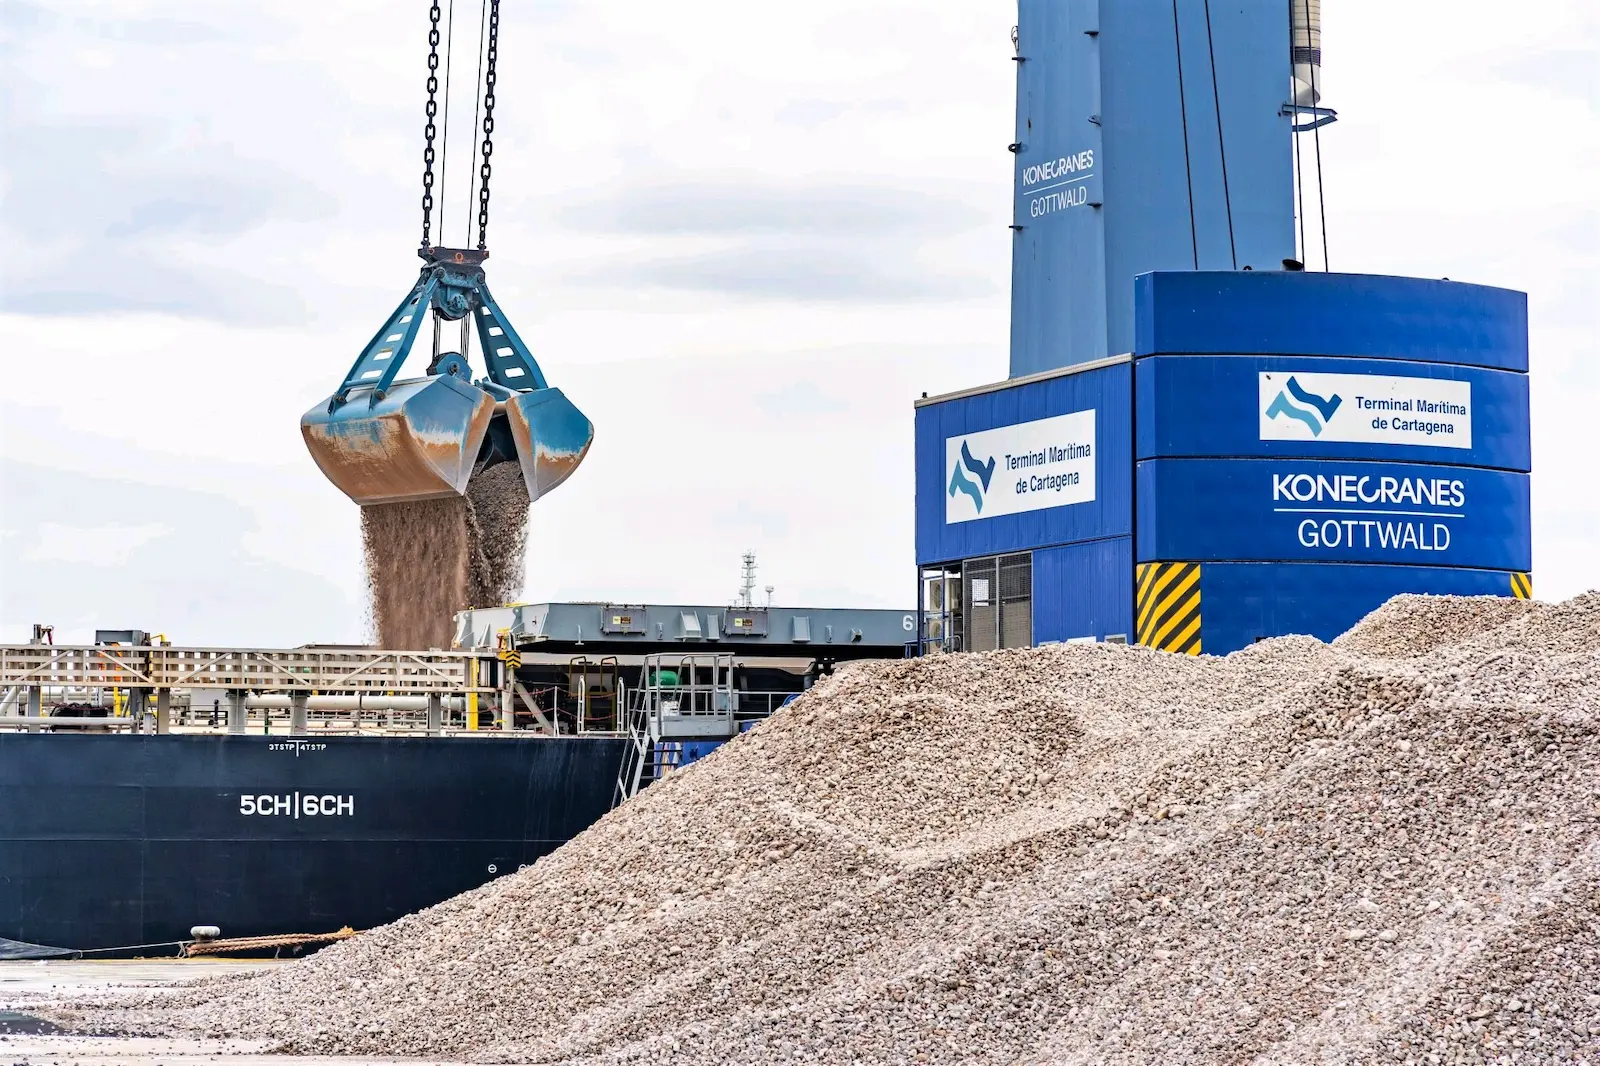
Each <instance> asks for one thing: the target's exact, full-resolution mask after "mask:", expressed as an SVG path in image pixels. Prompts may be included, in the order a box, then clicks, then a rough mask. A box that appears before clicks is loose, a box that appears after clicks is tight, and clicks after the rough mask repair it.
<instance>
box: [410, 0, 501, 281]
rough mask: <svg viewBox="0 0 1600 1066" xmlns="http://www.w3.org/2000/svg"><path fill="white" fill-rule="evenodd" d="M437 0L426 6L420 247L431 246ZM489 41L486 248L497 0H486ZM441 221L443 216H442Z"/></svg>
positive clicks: (483, 208) (482, 228)
mask: <svg viewBox="0 0 1600 1066" xmlns="http://www.w3.org/2000/svg"><path fill="white" fill-rule="evenodd" d="M439 18H440V12H439V3H438V0H434V3H433V6H432V7H431V8H430V9H429V10H428V21H429V23H430V25H429V27H428V107H427V116H428V124H427V125H426V126H424V127H423V130H422V136H423V141H424V147H423V150H422V247H423V248H424V249H426V248H430V247H432V245H431V244H430V240H429V239H430V237H431V236H432V232H433V160H434V152H433V138H434V134H435V132H436V128H435V126H434V121H433V120H434V118H435V117H437V115H438V114H439V103H438V92H439ZM488 18H489V43H488V50H487V52H486V53H485V56H484V59H485V64H484V79H483V147H482V160H481V162H480V163H479V164H478V178H479V179H480V181H481V182H482V184H481V185H480V186H479V188H478V250H479V251H485V250H487V247H488V239H489V174H490V170H491V167H490V164H489V157H490V156H492V155H493V154H494V85H495V60H496V59H497V58H498V53H499V50H500V0H489V15H488ZM441 225H442V220H441Z"/></svg>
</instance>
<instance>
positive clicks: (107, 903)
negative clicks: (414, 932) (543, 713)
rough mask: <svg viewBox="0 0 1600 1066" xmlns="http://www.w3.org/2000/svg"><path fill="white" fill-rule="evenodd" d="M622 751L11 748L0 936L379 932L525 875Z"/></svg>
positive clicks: (452, 740)
mask: <svg viewBox="0 0 1600 1066" xmlns="http://www.w3.org/2000/svg"><path fill="white" fill-rule="evenodd" d="M625 744H626V741H624V740H621V739H616V738H608V737H562V738H534V737H529V738H499V737H494V738H490V737H483V738H456V737H429V738H403V737H318V738H306V739H303V740H301V739H295V740H291V739H288V738H282V737H265V736H261V737H254V736H215V735H205V736H180V735H171V736H134V737H129V736H116V735H108V734H99V735H82V736H73V735H48V734H21V733H12V734H4V735H0V937H5V938H9V939H12V940H17V941H24V942H29V943H33V944H44V945H50V946H54V947H62V948H72V949H78V950H104V949H122V948H128V947H131V946H134V945H157V944H165V943H169V942H172V941H178V940H184V939H187V938H188V937H189V935H190V934H189V930H190V929H191V928H192V927H194V926H197V925H209V926H217V927H219V928H220V929H221V930H222V934H223V935H224V936H226V937H236V936H259V935H267V934H274V933H317V932H330V931H333V930H337V929H339V928H341V927H344V926H349V927H351V928H354V929H366V928H371V927H373V926H376V925H381V924H384V923H386V922H390V921H393V920H394V919H396V918H399V917H401V916H402V915H404V914H407V913H410V912H412V911H415V910H418V909H421V908H423V907H426V906H429V905H431V904H434V903H437V902H439V901H441V900H444V899H447V898H449V897H450V896H453V895H456V894H458V893H460V892H463V891H466V890H467V889H470V888H474V887H476V886H478V885H480V884H483V883H484V882H486V881H489V880H492V879H493V878H495V877H498V876H502V875H504V874H507V873H510V872H513V871H515V870H516V869H517V868H518V867H520V866H525V865H528V864H531V863H532V862H534V861H535V860H536V859H538V858H539V857H540V856H542V855H545V854H548V853H549V852H551V851H553V850H554V849H555V848H557V847H559V846H561V845H562V844H563V843H565V842H566V841H567V840H570V839H571V838H572V837H574V836H576V835H577V834H578V833H580V832H582V831H583V830H584V829H585V828H587V827H588V826H589V825H591V824H592V823H593V822H594V821H596V820H597V819H598V818H599V817H600V816H601V815H603V814H604V813H605V812H606V811H607V810H608V809H609V808H610V806H611V800H612V795H613V789H614V787H615V784H616V778H617V768H618V765H619V763H620V760H621V756H622V751H623V748H624V746H625Z"/></svg>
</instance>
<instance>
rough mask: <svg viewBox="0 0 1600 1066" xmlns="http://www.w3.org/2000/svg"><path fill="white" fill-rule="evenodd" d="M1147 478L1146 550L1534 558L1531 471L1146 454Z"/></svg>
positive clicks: (1141, 545)
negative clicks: (1531, 520) (1530, 495)
mask: <svg viewBox="0 0 1600 1066" xmlns="http://www.w3.org/2000/svg"><path fill="white" fill-rule="evenodd" d="M1137 481H1138V501H1139V503H1138V506H1139V529H1138V533H1137V537H1138V561H1139V562H1157V561H1173V562H1177V561H1182V562H1206V561H1209V560H1229V561H1234V560H1237V561H1244V560H1259V561H1272V560H1295V561H1301V560H1303V561H1308V562H1322V563H1400V564H1408V565H1426V566H1459V567H1477V568H1484V569H1494V570H1531V569H1532V555H1533V548H1532V536H1531V531H1530V525H1531V523H1530V517H1529V499H1528V475H1527V474H1521V473H1513V472H1509V471H1504V470H1484V469H1479V468H1475V467H1465V466H1421V465H1417V464H1412V463H1370V462H1336V461H1323V460H1314V459H1146V460H1144V461H1143V462H1141V463H1139V464H1138V475H1137ZM1352 541H1353V542H1354V543H1352Z"/></svg>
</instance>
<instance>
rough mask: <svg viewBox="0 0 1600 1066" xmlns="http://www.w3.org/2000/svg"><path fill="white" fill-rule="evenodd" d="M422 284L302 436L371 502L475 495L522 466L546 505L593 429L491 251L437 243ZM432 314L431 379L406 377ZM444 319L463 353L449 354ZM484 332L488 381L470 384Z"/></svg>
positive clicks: (334, 473)
mask: <svg viewBox="0 0 1600 1066" xmlns="http://www.w3.org/2000/svg"><path fill="white" fill-rule="evenodd" d="M419 254H421V255H422V258H423V260H424V262H425V263H426V264H427V265H426V266H424V267H423V270H422V275H421V277H419V278H418V280H417V284H416V285H415V286H414V287H413V288H412V290H411V292H410V293H409V294H407V296H406V298H405V299H404V300H402V301H401V303H400V306H399V307H397V308H396V309H395V311H394V313H393V314H392V315H390V316H389V319H388V320H387V321H386V322H385V323H384V325H383V328H381V329H380V330H378V332H377V333H376V334H374V335H373V338H372V340H371V341H369V342H368V344H367V346H366V347H365V348H364V349H362V352H361V355H360V356H359V357H358V358H357V359H356V362H355V365H354V366H352V367H351V368H350V372H349V373H348V374H346V375H345V379H344V382H343V384H341V385H340V387H339V389H338V391H336V392H335V393H334V394H333V395H332V396H330V397H328V398H327V399H326V400H324V401H323V402H322V403H320V404H318V405H317V406H316V407H313V408H312V409H311V410H309V411H307V412H306V413H305V415H304V416H302V417H301V419H300V433H301V436H302V437H304V438H305V442H306V448H307V449H308V450H309V451H310V452H311V457H312V458H313V459H314V460H315V461H316V464H317V466H318V467H319V468H320V469H321V470H322V472H323V474H324V475H326V476H327V478H328V480H329V481H331V482H333V483H334V485H335V486H337V487H338V489H339V491H341V492H343V493H344V494H345V495H346V496H349V497H350V498H351V499H352V500H354V501H355V502H356V503H358V504H361V505H363V506H369V505H374V504H384V503H396V502H400V501H404V500H430V499H439V498H444V497H450V496H463V495H466V492H467V485H468V483H469V482H470V481H471V480H472V478H473V476H474V475H475V474H476V473H478V472H479V471H482V470H485V469H487V468H488V467H491V466H494V465H496V464H498V463H502V462H511V461H515V462H516V463H517V464H518V466H520V467H521V469H522V478H523V481H524V482H525V483H526V484H527V486H528V495H529V497H530V498H531V499H535V500H537V499H538V498H539V497H541V496H543V495H544V494H545V493H547V492H549V491H550V490H551V489H553V488H555V487H556V486H557V485H559V484H561V483H562V482H563V481H565V480H566V479H567V478H568V477H569V476H570V475H571V474H572V472H573V471H574V470H575V469H577V466H578V464H579V463H580V462H582V461H583V457H584V455H585V454H586V453H587V452H588V450H589V444H590V442H591V441H592V440H593V439H594V426H593V424H592V423H590V421H589V420H588V419H587V418H585V417H584V416H583V414H582V412H580V411H579V410H578V409H577V407H575V406H574V405H573V403H572V401H571V400H568V399H567V398H566V396H565V395H564V394H563V393H562V392H561V390H560V389H555V388H551V387H550V386H549V384H548V383H547V382H546V381H545V379H544V375H543V373H541V372H540V370H539V364H538V363H537V362H535V361H534V359H533V355H532V354H531V353H530V352H529V351H528V350H527V346H526V345H524V344H523V343H522V340H521V338H519V337H518V336H517V333H516V331H515V330H514V329H512V328H511V323H510V322H508V321H506V318H505V315H504V314H503V313H502V312H501V310H500V307H499V305H498V304H497V303H495V300H494V297H493V296H491V295H490V293H489V289H488V286H487V284H485V282H484V278H483V268H482V263H483V259H484V258H485V257H486V255H487V253H486V252H482V251H472V250H469V249H450V248H428V249H424V250H423V251H422V252H421V253H419ZM430 316H431V317H432V318H433V320H434V355H433V360H432V362H431V363H430V364H429V367H428V376H427V377H422V378H409V379H405V380H396V378H397V375H398V372H399V370H400V366H401V364H402V363H403V362H404V361H405V359H406V356H407V355H408V354H409V353H410V351H411V348H412V345H413V343H414V341H415V340H416V338H417V334H418V331H419V329H420V327H421V326H422V324H423V322H424V321H426V320H427V319H428V318H429V317H430ZM445 321H452V322H454V321H459V322H460V323H461V329H462V333H461V341H462V347H461V352H440V350H439V342H440V332H441V326H442V323H443V322H445ZM469 330H472V331H475V332H476V335H477V338H478V344H477V348H478V350H479V352H480V353H481V355H482V358H483V361H484V364H485V369H486V372H487V377H485V378H483V379H480V380H478V381H476V382H474V381H472V380H471V369H470V367H469V365H468V363H467V359H466V357H465V356H464V355H463V354H462V353H464V352H465V351H466V350H467V336H468V332H469Z"/></svg>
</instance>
